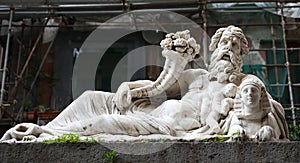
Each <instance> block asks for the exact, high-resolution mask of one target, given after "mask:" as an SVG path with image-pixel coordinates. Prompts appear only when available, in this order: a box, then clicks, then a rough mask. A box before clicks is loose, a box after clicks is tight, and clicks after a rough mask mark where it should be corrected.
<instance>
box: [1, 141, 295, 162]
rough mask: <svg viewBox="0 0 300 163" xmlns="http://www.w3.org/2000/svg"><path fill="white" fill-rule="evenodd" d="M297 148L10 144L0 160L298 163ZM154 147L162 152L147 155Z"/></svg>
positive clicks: (277, 144)
mask: <svg viewBox="0 0 300 163" xmlns="http://www.w3.org/2000/svg"><path fill="white" fill-rule="evenodd" d="M299 146H300V142H285V143H281V142H267V143H251V142H246V143H200V142H176V143H172V142H144V143H53V144H45V143H28V144H17V143H14V144H0V158H1V162H105V161H106V162H109V159H108V158H107V157H105V155H106V154H112V151H113V150H115V151H116V153H115V154H112V155H113V156H114V158H113V161H114V162H299V161H300V148H299ZM155 148H157V149H162V150H159V151H156V152H154V153H147V152H149V149H155ZM121 151H124V152H125V153H127V154H124V153H121ZM137 151H138V152H137ZM146 153H147V154H146Z"/></svg>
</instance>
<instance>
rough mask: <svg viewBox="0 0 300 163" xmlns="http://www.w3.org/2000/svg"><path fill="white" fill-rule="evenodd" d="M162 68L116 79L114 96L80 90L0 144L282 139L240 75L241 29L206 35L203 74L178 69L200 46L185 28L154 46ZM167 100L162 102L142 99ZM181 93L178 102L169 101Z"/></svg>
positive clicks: (274, 119)
mask: <svg viewBox="0 0 300 163" xmlns="http://www.w3.org/2000/svg"><path fill="white" fill-rule="evenodd" d="M161 46H162V48H163V51H162V55H163V56H164V57H165V58H166V61H165V66H164V69H163V71H162V72H161V74H160V76H159V77H158V78H157V80H156V81H150V80H138V81H133V82H123V83H122V84H121V85H120V86H119V88H118V90H117V92H116V93H110V92H102V91H85V92H84V93H83V94H82V95H81V96H79V97H78V98H77V99H76V100H74V101H73V102H72V103H71V104H70V105H69V106H68V107H67V108H65V109H64V110H63V111H62V113H61V114H60V115H58V117H56V118H55V119H54V120H52V121H51V122H49V123H48V124H47V125H45V126H38V125H35V124H31V123H21V124H18V125H16V126H14V127H13V128H11V129H9V130H8V131H7V132H6V133H5V134H4V136H3V137H2V138H1V140H0V141H1V142H35V141H37V142H39V141H43V140H45V139H51V138H53V137H55V136H59V135H61V134H64V133H75V134H79V135H81V136H86V137H93V138H96V140H97V138H99V139H101V140H103V139H104V140H106V139H107V140H111V141H120V140H126V141H130V140H141V139H149V138H154V139H155V138H159V137H161V136H165V137H167V138H169V139H171V140H178V139H180V140H199V139H204V138H210V137H218V136H220V135H224V134H225V135H226V136H228V137H230V138H232V139H230V140H236V139H243V140H249V141H251V140H255V141H288V130H287V124H286V120H285V117H284V110H283V108H282V106H281V105H280V104H279V103H277V102H276V101H274V100H273V99H272V98H271V96H270V95H269V94H268V93H267V92H266V89H265V86H264V84H263V83H262V82H261V81H260V80H259V79H258V78H257V77H256V76H253V75H246V74H243V73H242V72H241V71H242V64H243V63H242V56H243V55H246V54H247V53H248V51H249V48H248V42H247V39H246V37H245V35H244V33H243V31H242V30H241V29H240V28H238V27H235V26H232V25H231V26H228V27H224V28H220V29H218V30H217V31H216V33H215V34H214V35H213V36H212V41H211V44H210V46H209V48H210V50H211V51H213V53H212V56H211V61H210V65H209V68H208V71H207V70H205V69H200V68H199V69H186V70H185V67H186V64H187V63H188V62H190V61H192V60H194V59H196V58H198V57H199V56H200V55H199V49H200V46H199V45H198V44H197V43H196V41H195V39H194V38H193V37H191V36H190V33H189V31H188V30H185V31H180V32H176V33H170V34H167V35H166V38H165V39H164V40H162V41H161ZM161 93H165V94H166V95H168V97H169V98H168V100H166V101H164V102H163V103H155V102H152V101H151V100H150V99H149V97H153V96H157V95H159V94H161ZM177 95H181V99H180V100H178V99H175V98H172V97H174V96H177Z"/></svg>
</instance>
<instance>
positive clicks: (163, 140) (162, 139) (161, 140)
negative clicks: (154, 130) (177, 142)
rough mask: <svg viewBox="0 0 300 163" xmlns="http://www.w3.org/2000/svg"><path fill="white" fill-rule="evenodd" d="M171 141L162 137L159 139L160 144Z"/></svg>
mask: <svg viewBox="0 0 300 163" xmlns="http://www.w3.org/2000/svg"><path fill="white" fill-rule="evenodd" d="M168 140H169V139H168V138H166V137H161V138H159V141H160V142H166V141H168Z"/></svg>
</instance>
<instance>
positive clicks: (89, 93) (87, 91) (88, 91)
mask: <svg viewBox="0 0 300 163" xmlns="http://www.w3.org/2000/svg"><path fill="white" fill-rule="evenodd" d="M92 94H94V91H92V90H86V91H84V92H83V93H82V95H81V96H90V95H92Z"/></svg>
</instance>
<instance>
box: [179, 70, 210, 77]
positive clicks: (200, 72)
mask: <svg viewBox="0 0 300 163" xmlns="http://www.w3.org/2000/svg"><path fill="white" fill-rule="evenodd" d="M183 73H184V74H185V75H196V76H199V75H206V74H208V71H207V70H205V69H201V68H198V69H187V70H185V71H184V72H183Z"/></svg>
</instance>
